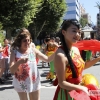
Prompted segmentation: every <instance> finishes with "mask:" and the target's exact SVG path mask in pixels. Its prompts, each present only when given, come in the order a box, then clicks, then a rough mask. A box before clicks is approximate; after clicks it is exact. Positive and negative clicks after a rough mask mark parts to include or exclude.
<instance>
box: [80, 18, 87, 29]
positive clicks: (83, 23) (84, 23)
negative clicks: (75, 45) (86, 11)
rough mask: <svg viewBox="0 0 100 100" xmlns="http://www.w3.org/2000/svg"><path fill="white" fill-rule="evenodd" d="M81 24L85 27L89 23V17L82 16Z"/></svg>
mask: <svg viewBox="0 0 100 100" xmlns="http://www.w3.org/2000/svg"><path fill="white" fill-rule="evenodd" d="M79 22H80V24H81V26H82V27H84V26H85V25H86V24H88V21H87V19H85V18H83V17H81V18H80V20H79Z"/></svg>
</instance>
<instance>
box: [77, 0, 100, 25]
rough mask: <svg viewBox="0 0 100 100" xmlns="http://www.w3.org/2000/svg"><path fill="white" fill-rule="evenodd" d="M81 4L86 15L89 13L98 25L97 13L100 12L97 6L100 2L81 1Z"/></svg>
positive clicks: (92, 0) (98, 0)
mask: <svg viewBox="0 0 100 100" xmlns="http://www.w3.org/2000/svg"><path fill="white" fill-rule="evenodd" d="M79 2H80V3H81V4H82V5H83V7H84V8H85V10H86V13H89V15H90V16H91V19H92V22H93V23H94V24H95V25H96V16H97V13H98V12H99V9H98V8H97V7H95V6H96V2H100V0H79Z"/></svg>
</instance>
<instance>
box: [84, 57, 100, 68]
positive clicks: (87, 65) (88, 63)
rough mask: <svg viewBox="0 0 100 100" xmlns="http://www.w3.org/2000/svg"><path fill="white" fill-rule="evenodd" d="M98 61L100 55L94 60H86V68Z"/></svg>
mask: <svg viewBox="0 0 100 100" xmlns="http://www.w3.org/2000/svg"><path fill="white" fill-rule="evenodd" d="M98 61H100V57H98V58H95V59H93V60H90V61H87V62H85V69H87V68H89V67H92V66H93V65H94V64H96V63H97V62H98Z"/></svg>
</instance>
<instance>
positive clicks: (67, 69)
mask: <svg viewBox="0 0 100 100" xmlns="http://www.w3.org/2000/svg"><path fill="white" fill-rule="evenodd" d="M79 30H80V24H79V23H78V21H77V20H73V19H70V20H65V21H64V22H63V24H62V28H61V33H60V34H61V43H62V46H61V47H59V48H58V49H57V51H56V53H55V57H54V67H55V72H56V75H57V78H56V80H55V81H54V85H58V86H57V89H56V92H55V95H54V98H53V100H74V98H73V97H71V95H70V92H71V91H72V90H74V91H79V93H81V92H83V93H84V94H85V95H86V96H87V97H88V98H90V97H89V95H90V94H89V91H88V88H87V87H86V86H82V85H81V84H80V83H81V80H82V72H83V70H84V69H87V68H89V67H91V66H93V65H94V64H95V63H97V62H98V61H99V60H100V56H99V57H98V58H95V59H93V60H91V61H88V62H84V61H83V59H82V57H81V55H80V52H79V50H78V48H76V47H74V46H73V43H76V42H77V41H78V40H79V38H80V31H79ZM78 100H81V98H79V99H78Z"/></svg>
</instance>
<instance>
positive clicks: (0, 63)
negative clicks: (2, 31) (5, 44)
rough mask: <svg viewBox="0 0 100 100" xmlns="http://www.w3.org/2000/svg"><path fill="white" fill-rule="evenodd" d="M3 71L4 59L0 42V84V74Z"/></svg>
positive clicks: (0, 81)
mask: <svg viewBox="0 0 100 100" xmlns="http://www.w3.org/2000/svg"><path fill="white" fill-rule="evenodd" d="M4 71H5V59H4V55H3V49H2V45H1V43H0V84H4V81H3V80H2V75H3V72H4Z"/></svg>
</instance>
